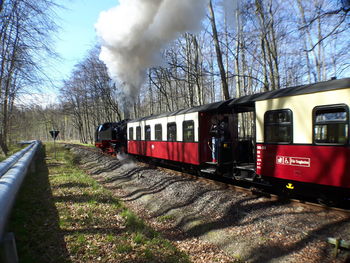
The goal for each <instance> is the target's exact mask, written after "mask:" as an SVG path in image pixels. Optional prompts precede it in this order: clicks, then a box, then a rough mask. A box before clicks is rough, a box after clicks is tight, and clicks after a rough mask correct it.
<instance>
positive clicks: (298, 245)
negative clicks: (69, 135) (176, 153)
mask: <svg viewBox="0 0 350 263" xmlns="http://www.w3.org/2000/svg"><path fill="white" fill-rule="evenodd" d="M67 147H68V148H70V150H71V151H72V152H73V153H74V155H75V156H76V159H77V161H78V162H79V164H80V166H81V168H82V169H84V170H85V171H87V172H88V173H89V174H91V176H92V177H93V178H94V179H96V180H97V181H98V182H100V183H101V184H102V185H104V186H105V187H107V188H108V189H110V190H112V191H113V192H114V194H115V195H116V196H117V197H119V198H120V199H121V200H123V201H124V202H125V204H126V205H127V206H128V207H129V208H131V209H132V210H133V211H134V212H136V213H137V214H138V215H139V216H141V217H142V218H143V219H145V220H146V221H147V223H148V224H150V225H151V226H152V227H153V228H155V229H156V230H158V231H160V232H162V233H163V235H164V236H165V237H166V238H168V239H170V240H171V241H172V242H173V243H174V244H176V246H177V247H179V248H180V249H182V250H184V251H186V252H187V253H189V254H190V256H191V260H192V261H193V262H256V263H260V262H315V263H316V262H350V261H347V258H349V256H350V253H349V251H346V250H340V251H339V253H338V256H337V257H335V256H334V255H333V253H334V246H333V245H331V244H329V243H327V238H328V237H334V238H339V239H343V240H350V215H346V214H340V213H337V212H334V211H328V210H321V209H314V208H308V207H306V206H303V205H295V204H294V205H291V204H288V203H284V202H282V201H275V200H272V199H269V198H266V197H257V196H254V195H251V194H249V193H245V192H239V191H235V190H232V189H229V188H228V187H225V186H223V185H222V184H215V183H206V182H203V180H199V179H196V178H194V177H190V176H186V175H185V174H181V173H179V172H172V171H169V170H166V169H159V168H155V167H152V166H150V165H147V164H143V163H138V162H135V161H133V160H132V159H131V158H125V159H123V160H118V159H117V158H115V157H111V156H107V155H104V154H102V153H100V152H99V151H98V150H94V149H93V150H92V149H91V148H90V149H88V148H85V147H81V146H79V147H78V146H72V145H69V146H67Z"/></svg>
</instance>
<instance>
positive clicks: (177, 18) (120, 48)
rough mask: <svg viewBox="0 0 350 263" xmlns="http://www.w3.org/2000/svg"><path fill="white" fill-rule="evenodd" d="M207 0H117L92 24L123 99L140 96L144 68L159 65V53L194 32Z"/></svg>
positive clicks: (201, 17) (199, 23)
mask: <svg viewBox="0 0 350 263" xmlns="http://www.w3.org/2000/svg"><path fill="white" fill-rule="evenodd" d="M207 2H208V1H207V0H119V5H118V6H116V7H114V8H111V9H110V10H108V11H105V12H102V13H101V14H100V17H99V19H98V22H97V23H96V25H95V28H96V31H97V35H98V36H99V37H100V39H101V41H102V48H101V54H100V59H101V60H103V61H104V62H105V64H106V65H107V68H108V71H109V74H110V77H111V78H112V79H113V80H114V81H117V82H121V83H123V84H124V85H123V86H124V87H125V88H124V92H125V95H126V96H130V97H132V98H133V99H135V98H136V96H137V95H138V94H139V90H140V87H141V84H142V82H143V80H144V77H145V71H146V69H147V68H149V67H152V66H157V65H160V64H161V59H160V55H159V54H160V50H161V49H162V48H165V46H166V45H167V44H169V42H171V41H172V40H174V39H176V38H177V37H178V36H179V35H180V34H181V33H184V32H197V31H198V30H200V28H201V21H202V19H203V18H204V16H205V14H206V7H207Z"/></svg>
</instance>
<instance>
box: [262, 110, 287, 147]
mask: <svg viewBox="0 0 350 263" xmlns="http://www.w3.org/2000/svg"><path fill="white" fill-rule="evenodd" d="M264 124H265V127H264V128H265V131H264V137H265V142H266V143H285V144H288V143H292V142H293V113H292V111H291V110H289V109H283V110H271V111H267V112H265V116H264Z"/></svg>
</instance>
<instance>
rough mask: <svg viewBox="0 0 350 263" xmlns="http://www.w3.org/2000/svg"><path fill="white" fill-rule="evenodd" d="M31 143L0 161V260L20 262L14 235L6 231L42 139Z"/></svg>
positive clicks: (8, 262)
mask: <svg viewBox="0 0 350 263" xmlns="http://www.w3.org/2000/svg"><path fill="white" fill-rule="evenodd" d="M29 143H30V145H29V146H27V147H26V148H24V149H23V150H21V151H19V152H17V153H16V154H14V155H12V156H11V157H9V158H8V159H6V160H5V161H3V162H1V163H0V262H5V263H10V262H11V263H13V262H18V256H17V250H16V244H15V240H14V235H13V234H12V233H6V227H7V223H8V219H9V216H10V215H11V210H12V207H13V204H14V202H15V199H16V196H17V193H18V191H19V189H20V187H21V184H22V182H23V179H24V177H25V176H26V174H27V171H28V168H29V166H30V165H31V163H32V161H33V158H34V156H35V154H36V153H37V151H38V149H39V148H40V145H41V142H40V141H31V142H29Z"/></svg>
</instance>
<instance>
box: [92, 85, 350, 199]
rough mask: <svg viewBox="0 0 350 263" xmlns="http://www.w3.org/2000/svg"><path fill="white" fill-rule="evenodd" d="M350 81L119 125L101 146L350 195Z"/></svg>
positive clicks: (102, 130)
mask: <svg viewBox="0 0 350 263" xmlns="http://www.w3.org/2000/svg"><path fill="white" fill-rule="evenodd" d="M349 106H350V78H345V79H339V80H337V79H335V80H330V81H325V82H319V83H315V84H310V85H303V86H297V87H291V88H284V89H280V90H274V91H269V92H264V93H259V94H254V95H248V96H244V97H240V98H235V99H230V100H226V101H220V102H215V103H211V104H207V105H202V106H197V107H193V108H189V109H183V110H178V111H175V112H169V113H162V114H159V115H152V116H147V117H143V118H139V119H134V120H128V121H122V122H118V123H105V124H102V125H100V126H99V127H98V128H97V131H96V146H97V147H99V148H101V149H102V150H104V151H107V152H109V153H112V154H117V153H118V152H127V153H128V154H131V155H135V156H139V157H146V158H150V159H152V160H153V161H158V162H167V163H170V164H173V165H177V166H179V167H186V168H188V169H191V170H194V171H198V172H200V173H207V174H212V175H214V176H225V177H230V178H233V179H234V180H237V181H244V182H253V183H257V184H261V185H269V186H271V187H273V188H274V189H280V190H282V189H283V191H285V192H289V193H293V192H302V193H304V194H307V195H312V196H316V197H319V198H323V197H325V199H327V198H329V197H330V196H331V197H332V198H333V199H334V200H337V201H341V202H342V201H346V200H348V199H349V198H350V145H349Z"/></svg>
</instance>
